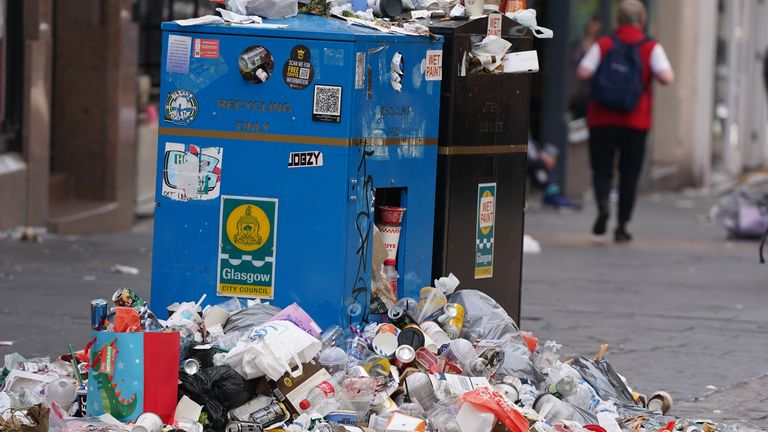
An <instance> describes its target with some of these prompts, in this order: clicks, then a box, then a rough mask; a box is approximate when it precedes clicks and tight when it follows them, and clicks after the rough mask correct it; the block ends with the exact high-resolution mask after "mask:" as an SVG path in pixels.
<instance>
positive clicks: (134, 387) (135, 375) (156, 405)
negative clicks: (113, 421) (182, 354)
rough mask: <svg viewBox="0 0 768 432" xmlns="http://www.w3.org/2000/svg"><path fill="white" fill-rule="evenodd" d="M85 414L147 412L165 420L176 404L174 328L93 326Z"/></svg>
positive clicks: (127, 416) (125, 416)
mask: <svg viewBox="0 0 768 432" xmlns="http://www.w3.org/2000/svg"><path fill="white" fill-rule="evenodd" d="M93 334H94V340H93V344H92V345H91V347H90V369H89V371H88V415H92V416H98V415H101V414H104V413H109V414H112V416H114V417H115V418H117V419H118V420H120V421H124V422H125V421H135V420H136V418H137V417H138V416H139V415H141V414H142V413H144V412H152V413H155V414H157V415H159V416H160V418H162V419H163V421H164V422H166V423H168V422H170V421H171V419H172V418H173V411H174V410H175V409H176V402H177V397H178V396H177V393H178V378H179V334H178V333H175V332H174V333H160V332H138V333H112V332H93Z"/></svg>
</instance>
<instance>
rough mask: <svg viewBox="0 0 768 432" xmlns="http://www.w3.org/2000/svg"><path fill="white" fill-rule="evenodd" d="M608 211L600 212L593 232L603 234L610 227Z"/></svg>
mask: <svg viewBox="0 0 768 432" xmlns="http://www.w3.org/2000/svg"><path fill="white" fill-rule="evenodd" d="M607 225H608V213H598V215H597V219H596V220H595V224H594V225H592V234H594V235H598V236H601V235H603V234H605V231H606V230H607V229H608V227H607Z"/></svg>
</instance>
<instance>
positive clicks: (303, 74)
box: [299, 68, 309, 79]
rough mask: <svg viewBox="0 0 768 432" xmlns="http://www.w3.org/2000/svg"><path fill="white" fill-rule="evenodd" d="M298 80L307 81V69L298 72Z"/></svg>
mask: <svg viewBox="0 0 768 432" xmlns="http://www.w3.org/2000/svg"><path fill="white" fill-rule="evenodd" d="M299 78H301V79H309V69H308V68H301V69H300V70H299Z"/></svg>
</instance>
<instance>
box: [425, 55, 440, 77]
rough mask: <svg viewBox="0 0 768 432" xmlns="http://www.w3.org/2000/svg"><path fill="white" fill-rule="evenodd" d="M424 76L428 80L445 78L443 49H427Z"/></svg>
mask: <svg viewBox="0 0 768 432" xmlns="http://www.w3.org/2000/svg"><path fill="white" fill-rule="evenodd" d="M424 77H425V79H426V80H427V81H440V80H442V79H443V51H442V50H427V61H426V65H425V71H424Z"/></svg>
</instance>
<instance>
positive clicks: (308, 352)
mask: <svg viewBox="0 0 768 432" xmlns="http://www.w3.org/2000/svg"><path fill="white" fill-rule="evenodd" d="M321 348H322V343H321V342H320V341H319V340H317V339H315V338H314V337H312V336H310V335H309V334H307V332H305V331H303V330H301V329H300V328H299V327H297V326H296V325H295V324H294V323H292V322H290V321H270V322H267V323H264V324H262V325H260V326H257V327H254V328H253V329H252V330H251V332H250V334H249V335H247V336H246V337H244V338H243V339H241V340H240V342H238V343H237V345H236V346H235V347H234V348H233V349H232V351H230V352H229V353H228V354H227V356H226V357H225V359H224V364H226V365H228V366H230V367H231V368H233V369H234V370H236V371H237V372H238V373H239V374H240V375H242V376H243V377H245V378H246V379H253V378H258V377H262V376H265V375H266V376H267V377H268V378H269V379H271V380H277V379H278V378H280V377H281V376H282V375H283V374H284V373H286V372H288V373H290V374H291V375H292V376H294V377H297V376H299V375H301V374H302V372H303V368H302V363H307V362H309V361H311V360H312V359H313V358H314V357H315V356H316V355H317V353H318V352H320V349H321ZM294 368H295V369H294Z"/></svg>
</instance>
